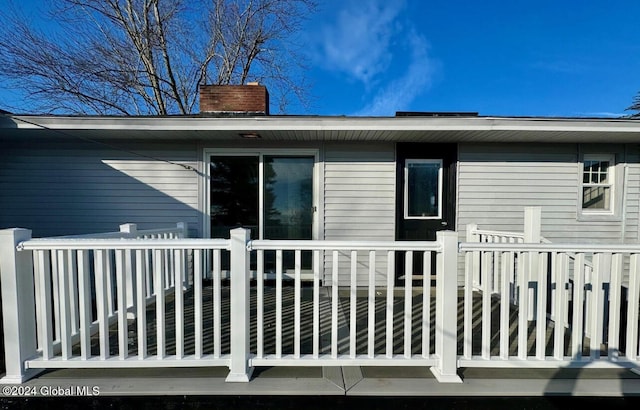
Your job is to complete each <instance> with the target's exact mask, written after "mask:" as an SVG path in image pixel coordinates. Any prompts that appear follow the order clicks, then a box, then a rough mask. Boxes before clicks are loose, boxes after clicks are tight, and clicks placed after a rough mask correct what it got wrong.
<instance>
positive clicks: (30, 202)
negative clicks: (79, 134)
mask: <svg viewBox="0 0 640 410" xmlns="http://www.w3.org/2000/svg"><path fill="white" fill-rule="evenodd" d="M114 145H117V146H118V149H116V148H113V147H109V146H106V145H103V144H92V143H88V142H78V141H72V140H67V141H60V140H58V141H56V142H40V143H35V144H33V143H32V144H28V145H27V144H23V143H13V142H12V143H11V144H9V143H7V144H5V146H3V150H2V152H0V161H2V164H3V165H2V167H1V168H0V189H1V190H2V193H3V194H2V196H1V197H0V227H1V228H6V227H24V228H29V229H32V230H33V235H34V236H35V237H39V236H53V235H67V234H82V233H91V232H104V231H114V230H118V226H119V225H120V224H122V223H137V224H138V226H139V228H140V229H146V228H152V227H162V226H171V225H174V224H175V223H176V222H187V223H188V224H189V227H190V229H191V230H192V233H193V234H198V231H199V229H200V225H201V224H200V221H201V216H200V212H199V211H198V203H199V201H198V175H197V174H196V172H194V171H192V170H188V169H185V168H184V167H181V166H179V165H177V164H171V163H169V162H167V161H171V162H174V163H181V164H186V165H189V166H192V167H194V168H197V158H198V157H197V148H196V144H195V143H193V144H189V143H184V142H181V143H180V144H169V143H159V144H158V143H154V144H153V146H152V148H151V146H150V145H149V144H144V143H135V142H128V143H126V142H125V143H123V142H121V141H118V142H117V144H114ZM137 154H139V155H137Z"/></svg>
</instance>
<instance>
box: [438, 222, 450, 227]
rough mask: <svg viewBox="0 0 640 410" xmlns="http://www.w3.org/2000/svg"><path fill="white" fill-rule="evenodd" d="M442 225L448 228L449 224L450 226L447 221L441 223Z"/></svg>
mask: <svg viewBox="0 0 640 410" xmlns="http://www.w3.org/2000/svg"><path fill="white" fill-rule="evenodd" d="M440 225H442V226H447V225H449V224H448V223H447V222H446V221H442V222H440Z"/></svg>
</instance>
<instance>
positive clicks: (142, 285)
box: [136, 249, 150, 360]
mask: <svg viewBox="0 0 640 410" xmlns="http://www.w3.org/2000/svg"><path fill="white" fill-rule="evenodd" d="M147 256H148V252H147V251H143V250H140V249H138V250H136V282H137V287H136V293H137V294H136V299H137V301H136V309H137V314H136V324H137V328H138V329H137V333H138V335H137V336H138V359H139V360H143V359H145V358H146V357H147V293H146V292H147V288H148V286H149V282H150V281H149V280H147V278H148V271H147V268H148V264H147ZM149 293H150V292H149Z"/></svg>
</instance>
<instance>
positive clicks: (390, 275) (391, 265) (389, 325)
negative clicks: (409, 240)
mask: <svg viewBox="0 0 640 410" xmlns="http://www.w3.org/2000/svg"><path fill="white" fill-rule="evenodd" d="M394 280H395V252H394V251H389V253H388V254H387V304H386V356H387V357H388V358H391V357H393V292H394V289H393V287H394V286H393V283H394Z"/></svg>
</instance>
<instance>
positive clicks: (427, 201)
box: [404, 160, 442, 219]
mask: <svg viewBox="0 0 640 410" xmlns="http://www.w3.org/2000/svg"><path fill="white" fill-rule="evenodd" d="M441 187H442V162H441V161H439V160H407V161H406V165H405V206H404V208H405V218H417V219H421V218H424V219H429V218H440V217H441V216H442V215H441V207H442V204H441V198H442V192H441Z"/></svg>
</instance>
